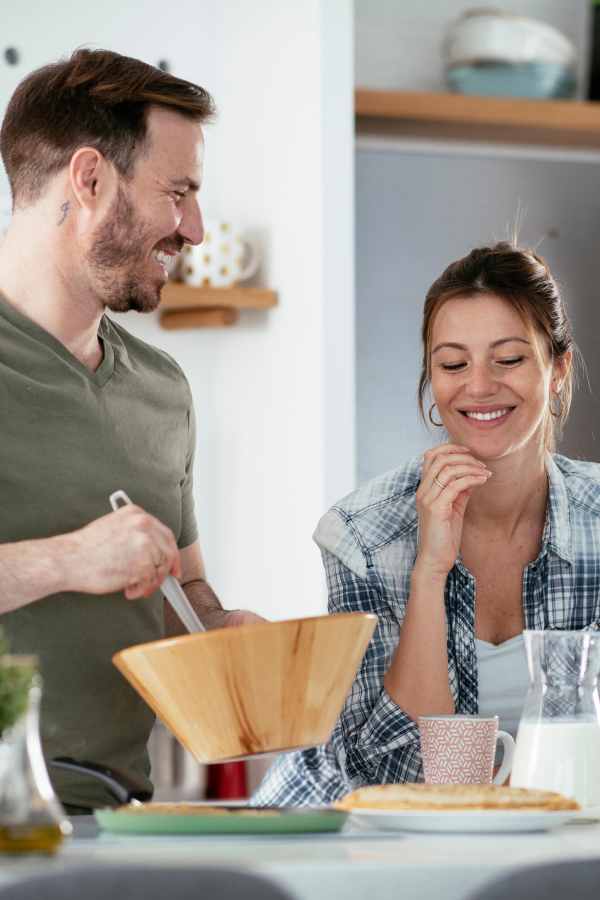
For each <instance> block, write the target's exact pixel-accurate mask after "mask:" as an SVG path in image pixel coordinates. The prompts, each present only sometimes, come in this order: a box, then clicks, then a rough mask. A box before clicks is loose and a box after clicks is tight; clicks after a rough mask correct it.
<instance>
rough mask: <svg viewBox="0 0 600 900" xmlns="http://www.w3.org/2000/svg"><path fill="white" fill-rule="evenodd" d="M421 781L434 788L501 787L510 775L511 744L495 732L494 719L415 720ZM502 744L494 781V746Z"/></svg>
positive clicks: (502, 735) (490, 717) (431, 718)
mask: <svg viewBox="0 0 600 900" xmlns="http://www.w3.org/2000/svg"><path fill="white" fill-rule="evenodd" d="M419 732H420V735H421V751H422V753H423V769H424V771H425V781H426V782H427V783H436V784H503V783H504V782H505V781H506V779H507V778H508V775H509V773H510V770H511V767H512V761H513V755H514V752H515V742H514V741H513V739H512V738H511V736H510V734H508V733H507V732H506V731H498V716H456V715H455V716H419ZM498 740H500V741H502V743H503V744H504V757H503V759H502V765H501V766H500V770H499V772H498V774H497V775H496V777H495V778H492V776H493V774H494V759H495V756H496V743H497V741H498Z"/></svg>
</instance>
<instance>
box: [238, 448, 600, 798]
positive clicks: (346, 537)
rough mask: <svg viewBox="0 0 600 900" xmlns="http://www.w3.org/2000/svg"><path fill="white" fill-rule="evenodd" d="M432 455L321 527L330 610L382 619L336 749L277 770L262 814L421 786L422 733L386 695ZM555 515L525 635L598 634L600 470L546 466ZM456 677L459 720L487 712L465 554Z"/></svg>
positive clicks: (451, 595)
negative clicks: (393, 786)
mask: <svg viewBox="0 0 600 900" xmlns="http://www.w3.org/2000/svg"><path fill="white" fill-rule="evenodd" d="M422 466H423V458H422V457H416V458H415V459H412V460H411V461H410V462H408V463H407V464H406V465H404V466H402V467H401V468H399V469H395V470H394V471H392V472H387V473H386V474H385V475H381V476H379V477H378V478H375V479H374V480H373V481H370V482H368V483H367V484H365V485H364V486H363V487H361V488H359V489H358V490H357V491H355V492H354V493H352V494H350V495H349V496H348V497H346V498H345V499H344V500H342V501H341V502H340V503H338V504H337V505H336V506H334V507H333V508H332V509H331V510H330V511H329V512H328V513H327V514H326V515H325V516H324V517H323V518H322V519H321V521H320V523H319V526H318V528H317V530H316V532H315V536H314V537H315V541H316V542H317V544H318V545H319V546H320V548H321V552H322V554H323V561H324V564H325V571H326V574H327V584H328V589H329V612H331V613H336V612H356V611H362V612H371V613H377V615H378V617H379V622H378V625H377V628H376V630H375V633H374V635H373V638H372V640H371V643H370V645H369V647H368V649H367V652H366V654H365V656H364V659H363V661H362V663H361V666H360V669H359V670H358V673H357V675H356V679H355V681H354V684H353V685H352V688H351V690H350V693H349V695H348V698H347V700H346V703H345V705H344V708H343V710H342V713H341V715H340V718H339V720H338V722H337V724H336V726H335V729H334V732H333V735H332V738H331V742H330V743H329V744H327V745H323V746H321V747H315V748H313V749H310V750H304V751H300V752H297V753H289V754H286V755H285V756H281V757H279V759H278V760H277V761H276V762H275V763H274V764H273V766H271V768H270V770H269V772H268V773H267V775H266V776H265V778H264V780H263V783H262V784H261V786H260V788H259V789H258V790H257V791H256V792H255V794H254V796H253V798H252V801H251V802H252V805H254V806H265V805H280V806H316V805H321V804H327V803H331V802H332V801H333V800H336V799H338V798H339V797H342V796H343V795H344V794H346V793H347V792H348V791H349V790H354V789H355V788H357V787H361V786H363V785H368V784H384V783H390V782H391V783H394V782H395V783H398V782H406V781H422V780H423V774H422V772H423V769H422V760H421V749H420V744H419V729H418V726H417V724H416V722H414V721H413V720H412V719H411V718H410V717H409V716H407V714H406V713H405V712H403V711H402V710H401V709H399V707H398V706H396V704H395V703H394V701H393V700H392V699H391V697H390V696H389V695H388V693H387V691H386V690H385V688H384V687H383V678H384V675H385V673H386V672H387V670H388V668H389V667H390V664H391V662H392V659H393V656H394V653H395V652H396V647H397V646H398V637H399V635H400V628H401V626H402V620H403V618H404V613H405V610H406V604H407V601H408V595H409V591H410V578H411V574H412V570H413V566H414V562H415V558H416V555H417V547H418V517H417V506H416V500H415V493H416V491H417V488H418V487H419V484H420V482H421V473H422ZM547 468H548V481H549V494H548V507H547V512H546V523H545V526H544V531H543V534H542V540H541V544H540V553H539V555H538V557H537V559H536V560H535V561H534V562H532V563H530V564H529V565H528V566H526V567H525V570H524V572H523V607H524V611H525V623H526V626H527V628H534V629H546V628H557V629H566V630H569V631H576V630H594V631H596V630H598V618H599V616H600V465H598V464H596V463H586V462H576V461H574V460H570V459H566V458H565V457H562V456H554V457H549V458H548V467H547ZM445 602H446V622H447V649H448V675H449V678H450V688H451V690H452V695H453V697H454V703H455V708H456V712H457V713H462V714H473V713H477V711H478V691H477V654H476V649H475V579H474V578H473V576H472V575H470V574H469V572H467V570H466V569H465V568H464V566H463V565H462V563H461V559H460V554H459V556H458V559H457V560H456V563H455V564H454V566H453V568H452V570H451V571H450V573H449V574H448V578H447V581H446V590H445Z"/></svg>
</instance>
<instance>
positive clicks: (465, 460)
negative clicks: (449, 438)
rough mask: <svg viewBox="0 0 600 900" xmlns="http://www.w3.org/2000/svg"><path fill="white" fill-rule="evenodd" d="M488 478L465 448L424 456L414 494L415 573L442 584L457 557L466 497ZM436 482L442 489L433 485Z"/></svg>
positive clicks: (445, 448)
mask: <svg viewBox="0 0 600 900" xmlns="http://www.w3.org/2000/svg"><path fill="white" fill-rule="evenodd" d="M491 474H492V473H491V472H490V470H489V469H488V468H486V466H485V463H482V462H480V461H479V460H477V459H474V458H473V457H472V456H471V454H470V453H469V450H468V449H467V447H458V446H457V445H456V444H442V446H441V447H436V448H435V449H434V450H428V451H427V452H426V453H425V457H424V460H423V476H422V479H421V484H420V486H419V489H418V490H417V494H416V500H417V511H418V513H419V552H418V554H417V559H416V561H415V572H416V571H418V572H419V573H420V574H424V575H426V576H427V577H428V578H431V577H433V578H435V579H439V580H441V581H443V582H444V583H445V581H446V577H447V575H448V572H449V571H450V569H451V568H452V566H453V565H454V563H455V562H456V557H457V556H458V550H459V547H460V538H461V534H462V526H463V519H464V515H465V509H466V506H467V503H468V501H469V497H470V496H471V493H472V492H473V488H475V487H477V486H478V485H481V484H485V483H486V481H487V480H488V478H489V477H490V475H491ZM436 478H437V480H438V481H439V483H440V484H443V485H445V487H444V488H441V487H440V486H439V485H438V484H436V481H435V479H436Z"/></svg>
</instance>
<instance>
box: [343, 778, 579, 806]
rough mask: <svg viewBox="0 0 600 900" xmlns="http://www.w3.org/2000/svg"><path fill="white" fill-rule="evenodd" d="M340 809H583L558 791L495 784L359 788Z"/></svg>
mask: <svg viewBox="0 0 600 900" xmlns="http://www.w3.org/2000/svg"><path fill="white" fill-rule="evenodd" d="M333 805H334V807H335V808H336V809H340V810H361V809H389V810H419V811H424V810H430V809H439V810H464V811H465V812H467V811H469V810H475V809H493V810H514V809H522V810H528V811H534V810H542V811H544V812H550V811H562V810H569V809H579V808H580V807H579V804H578V803H577V802H576V801H575V800H572V799H568V798H567V797H563V796H562V794H557V793H555V792H554V791H537V790H533V789H530V788H518V787H504V786H497V785H493V784H378V785H371V786H369V787H364V788H359V789H358V790H356V791H352V793H351V794H346V796H345V797H342V799H341V800H338V801H337V803H334V804H333Z"/></svg>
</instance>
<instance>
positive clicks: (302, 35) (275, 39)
mask: <svg viewBox="0 0 600 900" xmlns="http://www.w3.org/2000/svg"><path fill="white" fill-rule="evenodd" d="M215 36H216V46H217V47H218V48H219V53H218V62H217V67H218V71H219V77H218V81H217V84H216V86H215V94H216V99H217V102H218V104H219V106H220V108H221V109H222V115H221V121H220V124H219V126H218V129H217V141H218V146H217V171H218V185H217V196H218V205H219V211H220V214H221V215H224V216H229V217H232V218H233V217H235V218H237V219H238V220H239V221H240V222H241V223H242V225H244V226H246V227H248V228H253V229H255V230H256V231H257V233H258V234H261V235H262V236H263V240H264V242H265V245H266V247H267V251H268V260H267V265H266V279H267V282H268V284H270V285H271V286H272V287H273V288H275V289H276V290H277V291H278V292H279V300H280V305H279V307H278V308H277V309H274V310H272V311H270V312H269V313H266V314H263V315H262V317H261V318H260V319H259V318H258V317H257V316H256V314H247V316H246V317H245V318H244V319H243V321H242V322H241V323H240V325H239V326H238V327H237V329H235V330H232V331H228V332H226V333H225V332H220V333H218V334H215V422H216V441H217V449H216V457H217V502H216V512H217V554H218V555H217V567H216V579H215V581H216V583H217V585H218V588H219V593H220V596H221V598H222V600H223V602H224V603H225V604H226V605H231V606H236V605H239V604H242V605H244V604H247V605H249V606H251V607H252V608H256V609H260V610H262V611H263V612H264V613H265V614H266V615H268V616H270V617H273V618H288V617H292V616H295V615H298V614H304V615H308V614H311V613H313V614H315V613H320V612H322V611H323V610H324V608H325V607H324V597H325V594H324V581H323V573H322V566H321V560H320V556H319V553H318V550H317V548H316V546H315V545H314V544H312V542H311V540H310V535H311V534H312V531H313V530H314V528H315V526H316V523H317V520H318V519H319V517H320V516H321V515H322V513H323V512H324V511H325V509H326V508H327V507H328V506H329V505H330V504H331V503H332V502H333V501H334V500H336V499H338V498H339V497H340V496H341V495H342V494H344V493H346V492H347V491H349V490H351V489H352V487H353V486H354V443H355V441H354V407H355V401H354V343H353V323H354V303H353V295H354V292H353V141H354V133H353V124H354V123H353V97H352V90H353V68H352V4H351V2H350V0H293V2H285V3H282V2H280V0H253V2H252V3H250V4H249V3H247V2H246V0H227V2H220V3H218V4H217V6H216V8H215ZM332 318H334V319H335V322H336V323H337V329H338V333H339V345H338V347H337V348H336V346H335V344H334V342H333V341H332V336H331V331H332V322H331V320H332ZM334 407H337V408H336V410H335V419H331V420H328V418H327V416H328V414H329V413H330V412H331V413H332V415H333V408H334ZM331 426H334V427H331ZM332 457H333V458H335V460H336V461H337V468H336V467H335V466H333V465H332V464H331V459H332Z"/></svg>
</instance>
